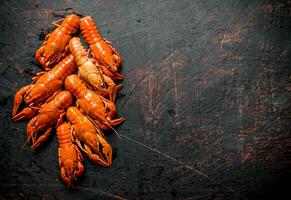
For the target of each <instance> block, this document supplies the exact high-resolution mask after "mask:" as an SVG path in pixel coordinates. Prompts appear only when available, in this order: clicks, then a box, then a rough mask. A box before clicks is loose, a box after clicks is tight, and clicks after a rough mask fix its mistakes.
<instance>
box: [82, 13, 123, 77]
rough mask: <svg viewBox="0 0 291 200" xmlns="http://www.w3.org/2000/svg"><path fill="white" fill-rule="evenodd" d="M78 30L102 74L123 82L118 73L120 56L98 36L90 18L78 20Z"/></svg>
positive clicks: (108, 43) (109, 44)
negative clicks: (98, 64)
mask: <svg viewBox="0 0 291 200" xmlns="http://www.w3.org/2000/svg"><path fill="white" fill-rule="evenodd" d="M80 29H81V32H82V36H83V37H84V39H85V41H86V43H87V44H88V45H89V46H90V49H91V51H92V55H93V57H94V58H95V59H96V60H97V61H98V62H99V63H100V67H101V70H102V71H103V73H104V74H105V75H107V76H109V77H110V78H112V79H113V80H123V79H124V77H123V76H122V75H121V74H120V73H118V71H119V68H120V65H121V57H120V55H119V54H118V53H117V50H116V49H115V48H113V47H112V46H111V43H110V42H109V41H107V40H105V39H104V38H103V37H102V36H101V35H100V33H99V31H98V29H97V27H96V26H95V24H94V21H93V19H92V18H91V17H90V16H86V17H84V18H81V19H80Z"/></svg>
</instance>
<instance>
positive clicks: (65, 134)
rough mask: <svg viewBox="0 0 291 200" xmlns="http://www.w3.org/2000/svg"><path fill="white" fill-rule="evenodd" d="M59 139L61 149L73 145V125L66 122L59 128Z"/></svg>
mask: <svg viewBox="0 0 291 200" xmlns="http://www.w3.org/2000/svg"><path fill="white" fill-rule="evenodd" d="M57 138H58V142H59V144H60V147H63V146H65V145H66V144H70V143H72V135H71V125H70V124H69V123H66V122H65V123H63V124H61V125H60V126H59V127H58V128H57Z"/></svg>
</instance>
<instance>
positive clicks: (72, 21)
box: [62, 14, 80, 33]
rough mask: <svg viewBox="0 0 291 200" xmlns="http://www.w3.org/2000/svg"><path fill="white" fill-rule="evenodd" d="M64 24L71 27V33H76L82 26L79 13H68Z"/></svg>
mask: <svg viewBox="0 0 291 200" xmlns="http://www.w3.org/2000/svg"><path fill="white" fill-rule="evenodd" d="M62 26H64V27H66V28H67V29H69V30H70V32H71V33H75V32H76V31H77V30H78V28H79V26H80V19H79V17H78V16H77V15H74V14H72V15H68V16H67V17H66V18H65V20H64V21H63V23H62Z"/></svg>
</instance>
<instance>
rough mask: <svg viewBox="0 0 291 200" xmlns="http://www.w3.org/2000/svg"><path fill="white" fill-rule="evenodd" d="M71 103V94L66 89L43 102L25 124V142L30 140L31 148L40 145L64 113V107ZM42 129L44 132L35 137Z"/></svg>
mask: <svg viewBox="0 0 291 200" xmlns="http://www.w3.org/2000/svg"><path fill="white" fill-rule="evenodd" d="M72 103H73V96H72V95H71V93H70V92H68V91H61V92H59V93H58V94H57V95H56V96H55V98H54V99H53V100H52V101H50V102H48V103H45V104H44V105H43V106H42V107H41V108H40V110H39V111H38V113H37V115H36V116H35V117H34V118H32V119H31V120H30V121H29V123H28V124H27V128H26V132H27V143H28V144H30V142H32V146H31V148H32V149H35V148H37V147H38V146H40V145H41V144H42V143H43V142H44V141H46V140H47V138H48V137H49V135H50V134H51V132H52V130H53V126H54V125H55V124H56V127H58V126H59V125H60V124H61V123H62V121H63V117H64V115H65V114H66V108H68V107H69V106H70V105H71V104H72ZM42 131H44V134H43V135H42V136H40V137H39V138H36V136H37V133H39V132H42Z"/></svg>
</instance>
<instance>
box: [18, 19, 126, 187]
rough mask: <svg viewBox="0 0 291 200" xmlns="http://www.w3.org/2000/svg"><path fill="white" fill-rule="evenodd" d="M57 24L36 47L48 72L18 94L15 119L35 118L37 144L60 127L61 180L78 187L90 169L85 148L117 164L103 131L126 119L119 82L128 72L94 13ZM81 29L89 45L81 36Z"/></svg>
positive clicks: (31, 135)
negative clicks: (120, 113)
mask: <svg viewBox="0 0 291 200" xmlns="http://www.w3.org/2000/svg"><path fill="white" fill-rule="evenodd" d="M52 24H53V25H54V26H56V28H55V29H54V30H53V31H52V32H51V33H49V34H48V35H46V37H45V41H44V42H43V44H42V46H41V47H40V48H39V49H37V50H36V52H35V59H36V60H37V62H38V63H39V65H41V66H42V67H43V68H44V71H41V72H39V73H37V74H36V76H35V77H33V78H32V82H31V84H29V85H26V86H24V87H22V88H21V89H20V90H19V91H18V92H17V93H16V94H15V98H14V105H13V110H12V120H13V121H19V120H30V121H29V122H28V124H27V128H26V133H27V139H26V142H25V144H29V145H31V148H32V149H36V148H38V147H40V146H41V145H42V144H43V143H44V142H45V141H46V140H47V139H48V138H49V136H50V135H51V134H52V133H53V131H54V128H56V135H57V139H58V144H59V148H58V156H59V167H60V174H61V179H62V180H63V181H64V183H66V184H67V185H68V186H73V183H74V181H75V180H76V179H77V178H78V177H79V176H81V175H82V173H83V171H84V166H83V156H82V154H81V152H84V153H85V154H86V155H87V157H88V158H89V159H90V160H91V161H92V162H93V163H96V164H100V165H102V166H104V167H111V165H112V148H111V146H110V144H109V143H108V142H107V141H106V139H105V136H104V133H103V132H108V131H110V130H114V128H115V127H116V126H118V125H119V124H121V123H122V122H124V120H125V119H124V118H115V116H116V114H117V109H116V105H115V100H116V94H117V92H118V91H119V90H120V89H121V88H122V85H120V84H117V81H121V80H123V79H124V77H123V75H121V74H120V73H119V71H120V66H121V57H120V55H119V54H118V53H117V51H116V49H115V48H113V47H112V45H111V43H110V42H109V41H107V40H106V39H104V38H103V37H102V36H101V34H100V32H99V30H98V29H97V27H96V26H95V24H94V21H93V19H92V18H91V17H90V16H86V17H83V18H79V17H78V16H77V15H74V14H72V15H68V16H67V17H65V18H62V19H60V20H57V21H54V22H52ZM78 30H80V32H81V35H82V37H83V38H84V40H85V42H86V44H87V45H88V47H89V49H88V50H87V49H85V47H84V46H83V44H82V43H81V41H80V38H79V37H77V36H76V35H77V31H78ZM20 108H23V109H22V111H20V112H18V110H20ZM114 131H115V130H114Z"/></svg>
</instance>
